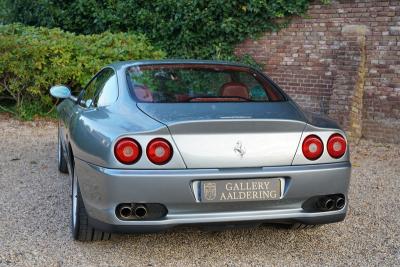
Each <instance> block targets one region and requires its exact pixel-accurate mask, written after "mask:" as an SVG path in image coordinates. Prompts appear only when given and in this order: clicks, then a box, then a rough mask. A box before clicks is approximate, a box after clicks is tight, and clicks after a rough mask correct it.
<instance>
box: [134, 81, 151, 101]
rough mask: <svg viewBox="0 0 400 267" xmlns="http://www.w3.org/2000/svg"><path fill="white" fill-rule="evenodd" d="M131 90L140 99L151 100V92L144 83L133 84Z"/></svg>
mask: <svg viewBox="0 0 400 267" xmlns="http://www.w3.org/2000/svg"><path fill="white" fill-rule="evenodd" d="M133 90H134V93H135V95H136V97H137V98H138V99H139V100H140V101H145V102H153V94H152V93H151V91H150V89H149V88H147V87H146V86H145V85H135V87H134V88H133Z"/></svg>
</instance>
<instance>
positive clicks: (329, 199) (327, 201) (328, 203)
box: [325, 198, 335, 210]
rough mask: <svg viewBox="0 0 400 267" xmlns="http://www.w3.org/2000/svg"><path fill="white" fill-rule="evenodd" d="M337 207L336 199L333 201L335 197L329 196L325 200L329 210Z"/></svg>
mask: <svg viewBox="0 0 400 267" xmlns="http://www.w3.org/2000/svg"><path fill="white" fill-rule="evenodd" d="M334 207H335V201H333V199H331V198H328V199H327V200H325V208H326V209H327V210H332V209H333V208H334Z"/></svg>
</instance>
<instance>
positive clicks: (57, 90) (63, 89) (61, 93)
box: [50, 85, 72, 98]
mask: <svg viewBox="0 0 400 267" xmlns="http://www.w3.org/2000/svg"><path fill="white" fill-rule="evenodd" d="M50 94H51V95H52V96H53V97H55V98H70V97H71V96H72V95H71V90H70V89H69V88H68V87H67V86H65V85H55V86H53V87H51V88H50Z"/></svg>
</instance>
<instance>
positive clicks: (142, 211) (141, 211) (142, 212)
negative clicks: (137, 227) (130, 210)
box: [134, 205, 147, 218]
mask: <svg viewBox="0 0 400 267" xmlns="http://www.w3.org/2000/svg"><path fill="white" fill-rule="evenodd" d="M146 214H147V208H146V207H145V206H143V205H139V206H137V207H136V208H135V210H134V215H135V216H136V217H138V218H143V217H144V216H146Z"/></svg>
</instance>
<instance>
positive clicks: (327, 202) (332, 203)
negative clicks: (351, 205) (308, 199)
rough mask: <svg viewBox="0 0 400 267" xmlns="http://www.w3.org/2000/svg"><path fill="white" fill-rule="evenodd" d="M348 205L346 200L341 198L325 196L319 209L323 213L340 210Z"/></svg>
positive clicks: (319, 203) (320, 202)
mask: <svg viewBox="0 0 400 267" xmlns="http://www.w3.org/2000/svg"><path fill="white" fill-rule="evenodd" d="M345 205H346V200H345V199H344V198H343V197H341V196H340V195H339V196H325V197H322V198H320V199H319V201H318V203H317V207H318V208H319V210H321V211H330V210H340V209H342V208H343V207H344V206H345Z"/></svg>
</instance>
